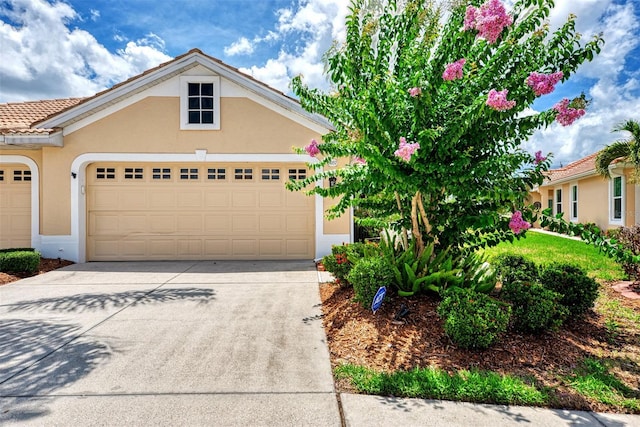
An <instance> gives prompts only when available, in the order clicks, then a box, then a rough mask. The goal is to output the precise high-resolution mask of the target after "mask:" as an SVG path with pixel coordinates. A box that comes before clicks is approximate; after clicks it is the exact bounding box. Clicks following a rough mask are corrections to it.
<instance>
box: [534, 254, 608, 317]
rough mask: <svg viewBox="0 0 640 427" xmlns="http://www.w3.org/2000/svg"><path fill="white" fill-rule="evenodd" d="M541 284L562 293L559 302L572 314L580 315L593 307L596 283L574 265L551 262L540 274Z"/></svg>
mask: <svg viewBox="0 0 640 427" xmlns="http://www.w3.org/2000/svg"><path fill="white" fill-rule="evenodd" d="M540 282H541V283H542V285H543V286H544V287H545V288H547V289H551V290H552V291H556V292H558V293H560V294H562V299H561V300H560V303H561V304H562V305H564V306H565V307H566V308H567V309H569V313H571V315H573V316H580V315H582V314H584V312H586V311H587V310H589V309H590V308H592V307H593V305H594V303H595V301H596V298H597V297H598V283H597V282H596V281H595V280H593V279H592V278H590V277H588V276H587V275H586V273H585V272H584V271H583V270H582V269H580V267H577V266H575V265H571V264H562V263H553V264H550V265H549V266H547V267H546V268H544V269H543V271H542V273H541V274H540Z"/></svg>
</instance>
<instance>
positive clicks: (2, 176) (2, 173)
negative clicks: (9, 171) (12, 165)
mask: <svg viewBox="0 0 640 427" xmlns="http://www.w3.org/2000/svg"><path fill="white" fill-rule="evenodd" d="M0 181H4V171H2V170H0Z"/></svg>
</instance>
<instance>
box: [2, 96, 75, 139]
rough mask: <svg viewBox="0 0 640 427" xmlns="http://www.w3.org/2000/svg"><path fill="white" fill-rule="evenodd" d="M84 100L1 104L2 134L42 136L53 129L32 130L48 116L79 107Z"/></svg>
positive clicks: (71, 99) (68, 99)
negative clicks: (33, 125) (35, 124)
mask: <svg viewBox="0 0 640 427" xmlns="http://www.w3.org/2000/svg"><path fill="white" fill-rule="evenodd" d="M82 100H83V98H66V99H49V100H43V101H28V102H9V103H1V104H0V134H42V133H49V132H51V131H52V130H53V129H42V128H32V127H31V125H32V124H33V123H36V122H38V121H40V120H42V119H44V118H45V117H47V116H50V115H52V114H56V113H59V112H60V111H62V110H65V109H67V108H71V107H73V106H75V105H77V104H78V103H79V102H80V101H82Z"/></svg>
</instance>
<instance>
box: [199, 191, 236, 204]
mask: <svg viewBox="0 0 640 427" xmlns="http://www.w3.org/2000/svg"><path fill="white" fill-rule="evenodd" d="M229 196H230V194H229V192H228V190H226V191H221V190H218V191H213V190H210V191H207V194H206V195H205V207H206V208H225V209H227V208H230V207H231V203H230V200H231V199H230V197H229Z"/></svg>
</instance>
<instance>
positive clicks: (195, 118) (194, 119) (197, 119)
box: [189, 111, 200, 123]
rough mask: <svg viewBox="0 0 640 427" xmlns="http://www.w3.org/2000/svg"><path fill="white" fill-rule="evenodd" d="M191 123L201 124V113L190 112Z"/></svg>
mask: <svg viewBox="0 0 640 427" xmlns="http://www.w3.org/2000/svg"><path fill="white" fill-rule="evenodd" d="M189 123H200V112H199V111H189Z"/></svg>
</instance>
